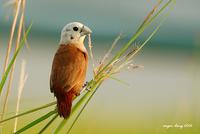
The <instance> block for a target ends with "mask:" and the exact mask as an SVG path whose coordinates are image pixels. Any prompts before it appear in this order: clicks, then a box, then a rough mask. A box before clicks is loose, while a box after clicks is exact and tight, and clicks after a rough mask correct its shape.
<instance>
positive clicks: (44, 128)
mask: <svg viewBox="0 0 200 134" xmlns="http://www.w3.org/2000/svg"><path fill="white" fill-rule="evenodd" d="M57 117H58V113H57V114H55V116H54V117H53V118H52V119H51V120H50V121H49V122H48V123H47V124H46V125H45V126H44V127H43V128H42V129H41V130H40V132H39V133H38V134H42V133H43V132H44V131H45V130H46V129H47V128H48V127H49V126H50V125H51V124H52V123H53V121H54V120H55V119H56V118H57Z"/></svg>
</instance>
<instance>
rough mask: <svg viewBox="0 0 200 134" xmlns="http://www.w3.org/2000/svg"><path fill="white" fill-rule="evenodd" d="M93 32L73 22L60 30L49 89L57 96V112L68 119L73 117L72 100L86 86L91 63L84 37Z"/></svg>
mask: <svg viewBox="0 0 200 134" xmlns="http://www.w3.org/2000/svg"><path fill="white" fill-rule="evenodd" d="M91 33H92V31H91V29H90V28H89V27H87V26H85V25H84V24H82V23H80V22H71V23H69V24H67V25H65V26H64V28H63V29H62V31H61V37H60V43H59V48H58V49H57V52H56V54H55V55H54V59H53V63H52V69H51V75H50V91H51V92H52V93H54V96H55V97H56V99H57V111H58V114H59V115H60V117H63V118H65V119H66V118H68V117H69V116H70V113H71V108H72V102H73V100H74V98H75V97H76V96H78V95H80V92H81V90H82V87H83V85H84V81H85V77H86V72H87V66H88V52H87V50H86V48H85V46H84V39H85V37H86V36H87V35H88V34H91Z"/></svg>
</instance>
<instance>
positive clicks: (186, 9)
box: [0, 0, 200, 134]
mask: <svg viewBox="0 0 200 134" xmlns="http://www.w3.org/2000/svg"><path fill="white" fill-rule="evenodd" d="M5 2H6V1H5V0H0V71H2V70H3V65H2V64H3V61H4V57H5V51H6V45H7V42H8V37H9V32H10V26H11V21H12V19H13V18H12V17H11V16H12V11H11V10H10V9H9V7H7V6H4V4H5ZM155 3H156V0H123V1H120V0H101V1H97V0H82V1H81V0H68V1H66V0H57V1H55V0H42V1H40V0H27V7H26V23H27V24H29V23H30V22H33V27H32V30H31V34H30V36H29V38H28V40H29V44H30V49H24V50H23V52H22V53H21V54H20V56H19V57H18V59H17V68H16V70H15V75H14V77H15V79H14V84H13V86H12V93H11V97H10V100H9V109H8V112H7V116H10V115H12V114H13V113H14V111H15V105H16V96H17V95H16V94H17V87H18V82H19V70H20V64H21V61H22V59H25V60H26V62H27V73H28V80H27V82H26V84H25V89H24V92H23V96H22V100H21V105H20V111H24V110H27V109H30V108H33V107H37V106H39V105H41V104H45V103H48V102H50V101H53V100H54V97H53V94H51V93H50V90H49V74H50V71H51V64H52V59H53V56H54V54H55V51H56V49H57V48H58V45H59V44H58V43H59V38H60V31H61V29H62V27H63V26H64V25H65V24H67V23H69V22H73V21H79V22H82V23H84V24H85V25H87V26H89V27H90V28H91V29H92V31H93V34H92V42H93V46H94V47H93V49H94V52H95V59H96V61H99V60H100V58H101V57H103V55H104V54H105V52H106V51H107V49H108V48H109V47H110V45H111V44H112V41H113V40H114V39H115V37H116V36H117V35H118V34H119V33H122V34H123V36H124V38H123V40H122V41H121V42H119V43H118V44H119V45H118V46H119V47H121V46H122V45H123V43H124V42H126V41H128V39H129V38H130V36H131V35H132V34H133V33H134V32H135V31H136V29H137V27H138V26H139V25H140V23H141V22H142V21H143V19H144V17H145V16H146V15H147V13H148V12H149V11H150V10H151V9H152V7H153V5H154V4H155ZM199 5H200V1H199V0H190V1H188V0H177V3H176V5H175V8H174V10H173V11H172V12H171V14H170V16H169V18H168V19H167V21H166V22H165V24H164V25H163V26H162V27H161V29H160V30H159V32H158V33H157V34H156V36H155V37H154V38H153V39H152V40H151V41H150V42H149V43H148V45H147V46H145V48H144V49H143V50H142V51H140V53H139V55H137V57H136V58H135V61H134V64H137V65H143V66H144V68H141V69H138V70H134V71H130V70H129V71H123V72H122V73H120V74H119V75H118V78H120V79H122V80H123V81H126V82H127V83H129V86H128V87H127V86H124V85H121V84H120V83H118V82H116V81H113V80H107V81H106V82H105V83H104V84H103V85H102V86H101V87H100V88H99V90H98V92H97V93H96V95H95V96H94V98H93V99H92V101H90V103H89V105H88V106H87V108H86V109H85V111H84V112H83V114H82V116H81V117H80V119H79V120H78V122H77V123H76V124H75V126H74V128H73V130H72V132H71V133H72V134H168V133H169V134H175V133H177V134H179V133H180V134H197V133H200V90H199V89H200V84H199V82H200V15H199V13H200V9H199ZM153 26H154V25H152V27H153ZM150 29H151V28H150ZM150 29H148V30H150ZM148 32H149V31H147V33H148ZM146 36H147V34H144V35H143V36H141V37H140V39H139V40H137V43H141V42H143V41H144V39H145V37H146ZM0 74H2V73H0ZM91 78H92V73H91V65H90V68H89V71H88V75H87V80H88V81H89V80H90V79H91ZM0 105H2V102H1V104H0ZM43 112H44V113H45V112H46V111H43ZM41 114H42V113H36V114H32V115H30V116H26V117H23V118H22V119H21V120H19V123H20V125H21V126H24V125H25V123H27V122H29V121H30V120H32V119H35V117H38V116H39V115H41ZM58 120H60V119H58ZM170 124H171V125H174V124H179V125H184V124H192V127H189V128H182V129H180V128H169V129H166V128H165V127H163V125H170ZM20 125H19V126H20ZM56 125H57V124H54V125H53V126H52V127H51V128H50V129H49V130H48V131H49V132H48V133H50V132H52V131H53V130H54V128H55V127H56ZM11 128H12V123H11V122H9V123H7V124H3V132H4V133H8V134H9V133H11ZM39 128H42V125H38V126H36V127H35V129H34V130H33V129H32V130H30V131H26V133H27V134H28V133H29V134H30V133H36V132H37V130H38V129H39ZM0 129H1V128H0ZM0 131H1V130H0Z"/></svg>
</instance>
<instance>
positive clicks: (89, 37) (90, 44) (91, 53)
mask: <svg viewBox="0 0 200 134" xmlns="http://www.w3.org/2000/svg"><path fill="white" fill-rule="evenodd" d="M88 47H89V49H90V57H91V60H92V67H93V74H94V76H95V65H94V56H93V51H92V41H91V36H90V34H89V35H88Z"/></svg>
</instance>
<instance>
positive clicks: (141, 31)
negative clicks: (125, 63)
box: [96, 0, 174, 77]
mask: <svg viewBox="0 0 200 134" xmlns="http://www.w3.org/2000/svg"><path fill="white" fill-rule="evenodd" d="M172 1H174V0H169V1H168V2H167V3H166V4H165V5H164V6H163V7H162V8H161V9H160V10H159V11H158V12H157V13H156V14H155V15H154V16H153V17H152V18H149V21H147V22H145V23H144V24H143V23H142V25H141V26H140V28H139V29H138V30H137V32H136V33H135V34H134V35H133V36H132V37H131V39H130V40H129V41H128V43H127V44H125V45H124V47H123V48H122V49H121V50H120V51H119V52H118V53H117V54H116V55H115V56H114V57H113V58H112V60H111V61H110V62H109V63H108V64H107V65H105V66H104V67H103V69H102V70H101V71H100V72H99V73H98V74H97V75H96V77H98V76H99V75H100V74H101V73H102V72H103V71H105V70H106V69H107V67H108V66H109V65H110V64H112V63H113V61H115V60H116V59H118V58H119V57H120V56H121V55H122V54H123V53H124V52H125V51H126V50H127V49H128V48H129V46H130V45H131V44H132V43H133V42H134V41H135V40H136V39H137V38H138V37H139V36H140V35H141V34H142V33H143V32H144V31H145V29H146V28H147V27H148V26H149V25H150V24H151V23H152V22H153V20H155V18H157V16H159V15H160V14H161V12H162V11H163V10H164V9H166V8H167V7H168V5H169V4H170V3H171V2H172Z"/></svg>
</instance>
